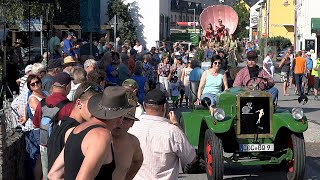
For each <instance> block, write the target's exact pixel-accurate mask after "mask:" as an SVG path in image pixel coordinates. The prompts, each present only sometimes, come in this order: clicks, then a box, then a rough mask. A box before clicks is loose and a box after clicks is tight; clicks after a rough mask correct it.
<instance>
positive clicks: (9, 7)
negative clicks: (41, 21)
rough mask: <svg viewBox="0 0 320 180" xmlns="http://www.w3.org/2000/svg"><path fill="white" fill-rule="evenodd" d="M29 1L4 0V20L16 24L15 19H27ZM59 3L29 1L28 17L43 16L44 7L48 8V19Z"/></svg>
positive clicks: (44, 12)
mask: <svg viewBox="0 0 320 180" xmlns="http://www.w3.org/2000/svg"><path fill="white" fill-rule="evenodd" d="M28 4H29V3H28V2H27V1H24V0H5V5H6V14H5V16H6V22H7V23H8V24H16V22H17V21H22V20H27V19H29V5H28ZM58 5H59V4H58V3H56V4H50V5H49V7H48V6H47V4H43V3H38V2H31V9H30V17H31V19H32V18H39V17H40V16H43V17H45V14H46V9H47V8H48V9H49V18H50V19H49V20H52V17H53V14H54V9H55V7H57V6H58ZM0 9H1V11H4V9H3V6H1V8H0Z"/></svg>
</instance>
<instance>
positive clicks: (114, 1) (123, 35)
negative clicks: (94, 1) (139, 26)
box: [108, 0, 137, 42]
mask: <svg viewBox="0 0 320 180" xmlns="http://www.w3.org/2000/svg"><path fill="white" fill-rule="evenodd" d="M129 6H130V5H129V4H124V3H123V1H122V0H111V1H110V2H109V5H108V16H109V19H112V18H113V17H114V15H117V17H118V19H121V23H122V24H121V27H120V28H119V29H117V36H118V37H120V39H121V40H129V41H130V42H133V41H135V40H136V39H137V33H136V26H135V25H134V23H133V19H132V17H131V15H130V9H129ZM118 22H119V21H118Z"/></svg>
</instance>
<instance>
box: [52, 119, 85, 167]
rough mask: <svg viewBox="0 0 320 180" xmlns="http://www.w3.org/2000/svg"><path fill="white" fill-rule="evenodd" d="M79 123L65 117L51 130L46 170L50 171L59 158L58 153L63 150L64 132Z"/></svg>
mask: <svg viewBox="0 0 320 180" xmlns="http://www.w3.org/2000/svg"><path fill="white" fill-rule="evenodd" d="M79 124H80V123H79V122H78V121H76V120H75V119H73V118H70V117H68V116H65V117H63V118H62V120H60V121H59V123H58V124H57V126H55V127H54V128H53V130H52V133H51V135H50V138H49V140H48V144H47V147H48V169H49V170H50V169H51V167H52V165H53V163H54V161H55V160H56V159H57V157H58V156H59V154H60V152H61V151H62V149H63V148H64V145H65V142H64V137H65V134H66V132H67V131H68V130H69V129H70V128H72V127H75V126H78V125H79Z"/></svg>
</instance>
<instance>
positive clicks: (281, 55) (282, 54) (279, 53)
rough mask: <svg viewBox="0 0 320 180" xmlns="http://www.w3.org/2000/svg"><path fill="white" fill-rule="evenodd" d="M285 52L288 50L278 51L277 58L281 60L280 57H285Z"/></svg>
mask: <svg viewBox="0 0 320 180" xmlns="http://www.w3.org/2000/svg"><path fill="white" fill-rule="evenodd" d="M287 50H288V48H283V49H282V50H280V51H279V52H278V55H277V57H278V58H282V57H283V56H284V55H285V53H286V52H287Z"/></svg>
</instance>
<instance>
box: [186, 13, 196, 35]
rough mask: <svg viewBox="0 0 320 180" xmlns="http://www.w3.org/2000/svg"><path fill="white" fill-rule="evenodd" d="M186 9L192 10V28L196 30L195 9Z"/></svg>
mask: <svg viewBox="0 0 320 180" xmlns="http://www.w3.org/2000/svg"><path fill="white" fill-rule="evenodd" d="M188 11H193V30H194V33H195V32H196V9H194V8H193V9H188Z"/></svg>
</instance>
